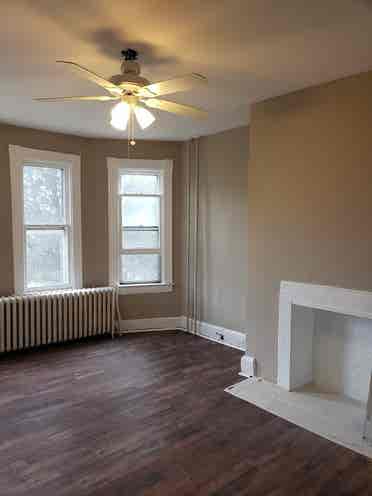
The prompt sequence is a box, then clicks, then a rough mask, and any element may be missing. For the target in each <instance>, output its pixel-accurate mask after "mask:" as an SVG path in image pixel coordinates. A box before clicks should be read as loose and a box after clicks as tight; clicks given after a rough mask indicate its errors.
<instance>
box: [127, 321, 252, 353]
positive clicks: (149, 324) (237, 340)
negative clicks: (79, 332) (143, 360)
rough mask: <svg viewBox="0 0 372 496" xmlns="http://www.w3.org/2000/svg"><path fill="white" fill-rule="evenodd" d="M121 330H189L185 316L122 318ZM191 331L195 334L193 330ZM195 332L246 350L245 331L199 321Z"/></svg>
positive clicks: (217, 341) (220, 342) (216, 341)
mask: <svg viewBox="0 0 372 496" xmlns="http://www.w3.org/2000/svg"><path fill="white" fill-rule="evenodd" d="M120 330H121V332H122V333H123V334H124V333H137V332H153V331H158V332H159V331H169V330H180V331H184V332H188V331H187V319H186V317H185V316H179V317H154V318H150V319H131V320H122V321H121V322H120ZM189 332H190V331H189ZM190 333H191V334H194V333H193V332H190ZM195 334H196V335H197V336H199V337H202V338H205V339H208V340H209V341H213V342H215V343H219V344H223V345H224V346H229V347H230V348H235V349H238V350H241V351H245V350H246V344H245V343H246V335H245V334H244V333H243V332H239V331H234V330H232V329H226V328H224V327H221V326H216V325H214V324H209V323H208V322H203V321H197V323H196V333H195Z"/></svg>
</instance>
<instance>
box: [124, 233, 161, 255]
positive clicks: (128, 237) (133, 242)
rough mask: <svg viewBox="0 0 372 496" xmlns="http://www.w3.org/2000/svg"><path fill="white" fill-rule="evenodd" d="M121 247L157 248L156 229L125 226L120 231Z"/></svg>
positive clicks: (157, 236)
mask: <svg viewBox="0 0 372 496" xmlns="http://www.w3.org/2000/svg"><path fill="white" fill-rule="evenodd" d="M122 247H123V248H124V249H128V250H130V249H136V248H159V230H158V229H146V228H145V229H143V230H140V229H133V228H126V229H123V231H122Z"/></svg>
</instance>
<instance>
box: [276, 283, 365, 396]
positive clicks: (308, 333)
mask: <svg viewBox="0 0 372 496" xmlns="http://www.w3.org/2000/svg"><path fill="white" fill-rule="evenodd" d="M314 309H320V310H327V311H330V312H336V313H340V314H345V315H349V316H353V317H360V318H365V319H372V293H370V292H367V291H357V290H353V289H344V288H338V287H333V286H319V285H315V284H306V283H299V282H291V281H282V282H281V284H280V295H279V329H278V384H279V386H281V387H283V388H285V389H287V390H288V391H291V390H293V389H296V388H299V387H301V386H304V385H305V384H308V383H309V382H312V342H313V336H314Z"/></svg>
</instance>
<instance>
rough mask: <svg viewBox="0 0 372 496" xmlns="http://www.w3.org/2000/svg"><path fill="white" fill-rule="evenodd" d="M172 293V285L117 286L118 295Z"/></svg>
mask: <svg viewBox="0 0 372 496" xmlns="http://www.w3.org/2000/svg"><path fill="white" fill-rule="evenodd" d="M172 291H173V284H172V283H166V284H165V283H159V284H128V285H125V286H124V285H121V286H119V294H121V295H135V294H150V293H170V292H172Z"/></svg>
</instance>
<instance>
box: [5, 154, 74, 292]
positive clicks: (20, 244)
mask: <svg viewBox="0 0 372 496" xmlns="http://www.w3.org/2000/svg"><path fill="white" fill-rule="evenodd" d="M9 159H10V179H11V193H12V224H13V260H14V290H15V293H16V294H19V295H22V294H24V293H33V292H42V291H51V290H55V289H78V288H81V287H82V259H81V189H80V156H79V155H72V154H67V153H57V152H50V151H46V150H37V149H33V148H25V147H21V146H16V145H9ZM25 162H33V163H38V164H40V165H41V166H42V165H43V164H45V165H47V164H48V163H55V164H58V166H60V167H61V168H63V169H64V170H65V171H67V172H68V174H67V175H66V178H67V180H68V189H69V201H70V215H71V236H70V243H69V271H70V283H69V285H68V287H61V286H59V287H57V288H55V287H48V288H40V289H32V290H31V289H26V281H25V270H24V268H25V263H24V260H25V250H24V222H23V173H22V168H23V165H24V163H25Z"/></svg>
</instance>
